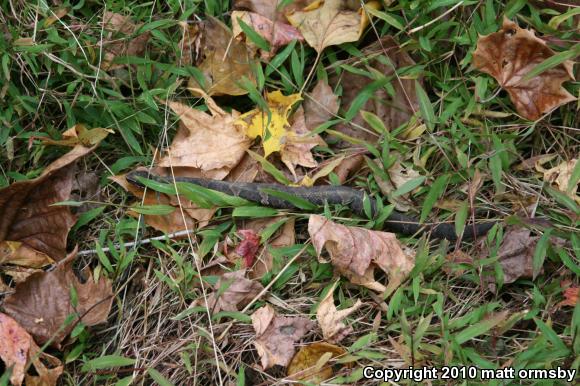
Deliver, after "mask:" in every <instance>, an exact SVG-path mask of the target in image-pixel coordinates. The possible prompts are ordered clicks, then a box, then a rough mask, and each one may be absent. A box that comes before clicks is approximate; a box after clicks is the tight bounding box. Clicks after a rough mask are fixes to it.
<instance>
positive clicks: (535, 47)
mask: <svg viewBox="0 0 580 386" xmlns="http://www.w3.org/2000/svg"><path fill="white" fill-rule="evenodd" d="M554 55H555V53H554V51H552V49H550V48H549V47H548V45H547V44H546V42H545V41H543V40H542V39H540V38H538V37H537V36H536V35H535V33H534V31H533V30H526V29H523V28H520V27H519V26H518V25H517V24H516V23H514V22H512V21H509V20H508V19H504V21H503V26H502V29H501V31H499V32H494V33H492V34H489V35H486V36H481V37H479V39H478V41H477V49H476V50H475V52H474V53H473V65H474V67H475V68H477V69H479V70H480V71H483V72H485V73H487V74H489V75H491V76H493V77H494V78H495V79H496V80H497V82H498V83H499V84H500V86H501V87H503V88H504V89H505V90H506V91H507V92H508V93H509V95H510V98H511V100H512V102H513V103H514V104H515V106H516V110H517V111H518V113H519V114H520V115H521V116H522V117H524V118H527V119H529V120H537V119H539V118H541V116H542V115H543V114H546V113H548V112H550V111H552V110H554V109H556V108H557V107H559V106H561V105H563V104H566V103H568V102H571V101H574V100H576V98H575V97H574V96H573V95H572V94H570V93H569V92H568V91H566V89H564V88H563V87H562V83H564V82H565V81H567V80H574V74H573V72H572V66H573V63H572V62H571V61H570V60H567V61H565V62H563V63H561V64H559V65H558V66H555V67H552V68H550V69H548V70H546V71H544V72H542V73H541V74H539V75H536V76H534V77H532V78H531V79H529V80H527V79H526V75H527V74H528V73H529V72H530V71H532V70H533V69H534V68H535V67H536V66H537V65H538V64H540V63H542V62H543V61H544V60H546V59H548V58H551V57H552V56H554Z"/></svg>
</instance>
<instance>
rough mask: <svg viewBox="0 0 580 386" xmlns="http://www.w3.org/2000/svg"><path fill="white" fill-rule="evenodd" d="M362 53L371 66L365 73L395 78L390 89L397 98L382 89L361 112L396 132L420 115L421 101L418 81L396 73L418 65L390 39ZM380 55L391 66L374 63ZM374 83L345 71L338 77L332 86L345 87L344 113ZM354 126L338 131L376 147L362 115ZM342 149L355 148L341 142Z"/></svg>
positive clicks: (357, 116) (354, 120)
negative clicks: (416, 85) (402, 77)
mask: <svg viewBox="0 0 580 386" xmlns="http://www.w3.org/2000/svg"><path fill="white" fill-rule="evenodd" d="M363 53H364V54H365V56H366V57H368V58H369V60H368V62H367V63H368V64H366V66H365V67H364V68H362V69H363V70H366V71H369V72H371V73H374V74H377V75H380V76H381V77H382V76H385V77H387V78H390V77H392V78H393V80H392V81H391V85H392V87H393V89H394V94H393V95H390V94H389V93H387V91H386V90H385V89H384V88H383V87H381V88H379V89H378V90H377V91H375V92H374V94H373V96H371V97H370V98H369V99H368V100H367V101H366V103H365V104H364V105H363V106H362V107H361V108H360V110H364V111H368V112H371V113H373V114H375V115H377V116H378V117H379V118H380V119H381V121H382V122H383V123H384V125H385V127H386V128H387V129H388V130H393V129H395V128H397V127H399V126H401V125H402V124H404V123H407V122H408V121H409V120H410V119H411V117H412V116H413V115H414V114H415V113H416V112H418V111H419V99H418V97H417V93H416V90H415V80H414V79H401V78H398V77H397V76H395V69H399V68H402V67H407V66H412V65H414V64H415V62H414V61H413V59H411V57H410V56H409V55H408V54H407V53H406V52H405V51H403V50H402V49H401V48H400V47H399V46H398V44H397V43H396V42H395V40H394V39H393V38H392V37H391V36H384V37H382V38H381V40H380V41H378V42H376V43H373V44H372V45H370V46H369V47H367V48H365V49H364V50H363ZM381 55H383V56H386V57H387V58H388V59H389V61H390V62H391V63H392V66H390V65H386V64H384V63H383V62H381V61H379V60H378V59H375V57H377V56H381ZM359 67H361V66H359ZM375 80H376V79H375V78H369V77H366V76H363V75H358V74H353V73H351V72H348V71H343V72H342V75H341V77H340V78H336V77H335V78H332V79H331V85H332V86H335V85H336V84H337V83H340V84H342V86H343V93H342V107H343V109H344V110H345V111H348V109H349V108H350V106H351V104H352V102H353V101H354V100H355V98H356V97H358V96H359V94H360V92H361V90H362V89H363V88H365V87H366V86H368V85H369V84H370V83H372V82H373V81H375ZM351 122H352V124H347V123H344V124H339V125H337V126H336V130H337V131H339V132H341V133H343V134H346V135H348V136H350V137H353V138H356V139H361V140H363V141H367V142H369V143H375V142H376V141H377V139H378V138H379V137H378V135H377V133H376V132H375V131H374V130H372V129H371V128H370V126H369V125H368V124H367V123H366V122H365V120H364V119H363V118H362V116H361V115H360V114H357V115H356V116H355V117H354V118H353V119H352V121H351ZM363 128H364V129H365V130H363ZM340 146H341V147H351V146H352V145H351V144H348V143H345V142H342V143H341V144H340Z"/></svg>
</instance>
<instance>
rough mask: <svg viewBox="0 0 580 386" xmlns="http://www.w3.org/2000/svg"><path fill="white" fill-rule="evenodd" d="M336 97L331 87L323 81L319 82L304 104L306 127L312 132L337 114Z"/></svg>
mask: <svg viewBox="0 0 580 386" xmlns="http://www.w3.org/2000/svg"><path fill="white" fill-rule="evenodd" d="M338 108H339V103H338V97H337V96H336V95H335V94H334V93H333V92H332V87H330V86H329V85H328V83H326V81H324V80H319V81H318V83H316V86H314V88H313V89H312V91H311V92H310V94H308V98H307V99H306V100H305V102H304V119H305V120H306V127H307V128H308V129H309V130H314V129H316V128H317V127H318V126H320V125H321V124H323V123H325V122H327V121H328V120H329V119H331V118H333V117H334V116H336V114H337V113H338Z"/></svg>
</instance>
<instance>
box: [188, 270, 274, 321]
mask: <svg viewBox="0 0 580 386" xmlns="http://www.w3.org/2000/svg"><path fill="white" fill-rule="evenodd" d="M245 274H246V270H245V269H243V270H239V271H234V272H227V273H224V274H223V275H222V276H221V277H220V279H219V280H218V282H217V283H216V285H215V286H214V292H213V293H212V294H211V295H210V296H209V297H208V300H207V303H208V307H209V309H210V311H211V312H212V313H214V314H216V313H218V312H220V311H240V310H241V309H242V308H244V307H245V306H246V305H247V304H248V303H249V302H251V301H252V300H253V299H254V298H255V297H256V296H257V295H258V294H259V293H260V292H261V291H262V290H263V289H264V287H263V286H262V285H261V284H260V283H258V282H257V281H254V280H250V279H246V277H245ZM198 302H199V304H203V302H201V301H198Z"/></svg>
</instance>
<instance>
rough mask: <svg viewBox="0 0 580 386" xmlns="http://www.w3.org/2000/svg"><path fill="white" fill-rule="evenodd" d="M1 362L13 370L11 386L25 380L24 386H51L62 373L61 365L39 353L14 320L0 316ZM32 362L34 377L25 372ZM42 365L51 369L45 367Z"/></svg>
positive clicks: (18, 385)
mask: <svg viewBox="0 0 580 386" xmlns="http://www.w3.org/2000/svg"><path fill="white" fill-rule="evenodd" d="M0 342H2V345H0V359H2V361H3V362H4V365H5V366H6V368H11V367H12V374H11V376H10V383H12V385H14V386H20V385H21V384H22V381H23V380H25V379H26V385H27V386H29V385H39V386H53V385H56V382H57V380H58V378H59V377H60V375H61V374H62V371H63V366H62V363H61V362H60V361H59V360H58V359H57V358H55V357H53V356H51V355H48V354H45V353H43V352H40V349H39V348H38V346H37V345H36V343H34V341H33V340H32V337H31V336H30V334H28V332H26V330H25V329H24V328H22V327H21V326H20V325H19V324H18V322H16V321H15V320H14V319H12V318H11V317H9V316H8V315H5V314H3V313H0ZM41 359H42V360H41ZM29 361H32V365H33V366H34V369H35V370H36V374H37V375H36V376H32V375H29V374H27V373H26V369H27V364H28V362H29ZM43 361H44V362H46V363H49V365H50V366H51V367H52V368H47V367H46V366H45V365H44V363H43Z"/></svg>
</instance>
